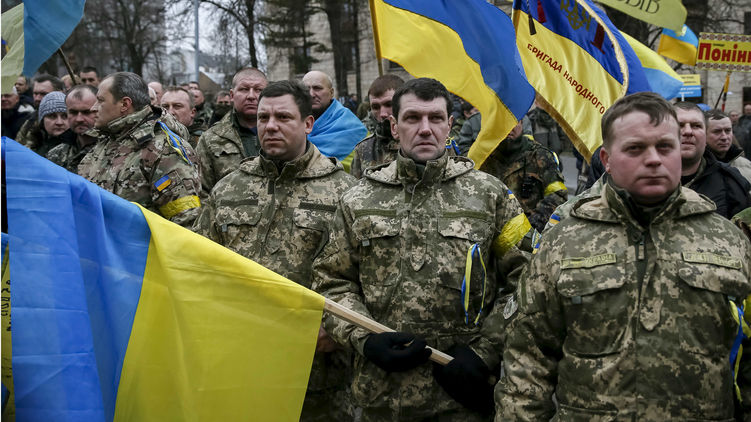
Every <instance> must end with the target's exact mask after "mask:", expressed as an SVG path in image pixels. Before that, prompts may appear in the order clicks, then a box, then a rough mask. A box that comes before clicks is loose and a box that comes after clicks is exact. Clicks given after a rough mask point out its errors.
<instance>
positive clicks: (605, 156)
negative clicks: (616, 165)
mask: <svg viewBox="0 0 751 422" xmlns="http://www.w3.org/2000/svg"><path fill="white" fill-rule="evenodd" d="M600 161H602V165H603V166H604V167H605V172H606V173H608V174H610V154H609V153H608V152H607V151H606V150H605V148H600Z"/></svg>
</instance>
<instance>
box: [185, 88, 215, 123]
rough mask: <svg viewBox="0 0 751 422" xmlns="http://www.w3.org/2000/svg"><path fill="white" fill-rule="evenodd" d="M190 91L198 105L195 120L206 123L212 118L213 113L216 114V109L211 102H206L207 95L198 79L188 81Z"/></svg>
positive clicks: (194, 102) (196, 105)
mask: <svg viewBox="0 0 751 422" xmlns="http://www.w3.org/2000/svg"><path fill="white" fill-rule="evenodd" d="M188 91H190V93H191V94H192V95H193V104H194V105H195V107H196V116H195V120H196V121H199V122H202V124H204V125H206V124H207V122H208V121H209V120H211V115H212V114H214V110H213V109H212V108H211V104H209V103H208V102H206V96H205V95H204V94H203V90H201V86H200V85H199V84H198V82H196V81H191V82H189V83H188Z"/></svg>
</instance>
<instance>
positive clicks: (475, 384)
mask: <svg viewBox="0 0 751 422" xmlns="http://www.w3.org/2000/svg"><path fill="white" fill-rule="evenodd" d="M446 353H448V354H449V355H451V356H453V357H454V359H453V360H452V361H451V362H449V363H448V364H447V365H445V366H443V365H439V364H434V365H433V377H434V378H435V379H436V381H438V384H439V385H440V386H441V387H443V389H444V390H445V391H446V392H447V393H448V395H449V396H451V397H452V398H453V399H454V400H456V401H457V402H459V403H461V404H462V405H463V406H464V407H466V408H468V409H471V410H474V411H476V412H480V413H482V414H484V415H489V414H491V413H493V410H494V408H495V404H494V402H493V388H494V387H495V386H494V385H493V384H491V383H490V382H489V380H490V375H491V374H490V369H488V367H487V365H485V362H483V361H482V359H481V358H480V357H479V356H477V353H475V352H474V351H473V350H472V349H470V347H469V346H467V345H465V344H456V345H454V346H451V348H449V349H448V350H447V351H446Z"/></svg>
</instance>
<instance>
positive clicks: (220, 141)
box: [196, 109, 261, 196]
mask: <svg viewBox="0 0 751 422" xmlns="http://www.w3.org/2000/svg"><path fill="white" fill-rule="evenodd" d="M238 127H239V123H238V122H237V117H235V110H234V109H233V110H232V111H231V112H229V113H227V114H226V115H225V116H224V117H223V118H222V120H220V121H219V122H217V123H216V124H215V125H214V126H212V127H210V128H209V129H208V130H206V132H204V133H203V135H201V138H200V139H199V140H198V147H196V153H197V154H198V160H199V161H200V163H201V188H202V189H203V193H204V194H205V195H207V196H208V194H209V193H210V192H211V189H212V188H213V187H214V185H216V182H218V181H220V180H221V179H222V178H223V177H224V176H226V175H228V174H230V173H231V172H233V171H235V170H237V168H238V167H240V161H242V160H243V159H244V158H247V157H255V156H258V155H259V154H260V153H261V145H260V143H259V142H258V136H255V135H251V136H248V137H247V139H246V140H245V142H243V141H244V140H243V139H242V138H241V136H240V131H239V130H238Z"/></svg>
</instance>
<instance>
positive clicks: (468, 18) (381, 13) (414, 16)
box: [371, 0, 534, 167]
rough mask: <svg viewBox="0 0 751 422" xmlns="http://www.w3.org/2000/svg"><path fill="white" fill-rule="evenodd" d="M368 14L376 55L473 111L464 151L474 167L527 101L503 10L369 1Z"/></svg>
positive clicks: (528, 91) (432, 0) (479, 0)
mask: <svg viewBox="0 0 751 422" xmlns="http://www.w3.org/2000/svg"><path fill="white" fill-rule="evenodd" d="M371 14H372V17H373V28H374V37H375V41H376V52H377V54H378V56H379V57H383V58H387V59H389V60H391V61H394V62H396V63H399V64H400V65H402V66H403V67H404V68H405V69H406V70H407V71H408V72H409V73H410V74H412V75H413V76H415V77H430V78H434V79H437V80H439V81H441V83H443V84H444V85H445V86H446V88H448V90H449V91H451V92H453V93H454V94H456V95H459V96H460V97H462V98H464V99H465V100H467V101H468V102H470V103H471V104H472V105H474V106H475V107H477V109H478V110H479V111H480V113H481V115H482V130H481V131H480V133H479V135H478V137H477V140H476V141H475V143H474V144H473V145H472V148H471V149H470V151H469V154H468V155H469V157H470V158H472V159H473V160H474V161H475V165H476V167H479V166H480V165H481V164H482V163H483V162H484V161H485V159H486V158H487V157H488V155H490V153H492V152H493V151H494V150H495V148H496V147H497V146H498V144H499V143H500V142H501V141H503V139H505V137H506V135H507V134H508V133H509V132H510V131H511V129H512V128H513V127H514V126H515V125H516V123H517V121H518V120H520V119H521V118H522V117H523V116H524V115H525V114H526V113H527V111H528V110H529V107H530V106H531V105H532V101H533V100H534V90H533V89H532V86H531V85H530V84H529V82H527V78H526V75H525V74H524V69H523V67H522V64H521V59H520V57H519V52H518V51H517V49H516V45H515V43H514V42H513V41H514V38H515V36H514V28H513V26H512V25H511V22H510V20H509V18H508V16H506V14H505V13H503V12H502V11H500V10H499V9H498V8H497V7H495V6H493V5H492V4H489V3H487V2H486V1H483V0H467V1H461V2H460V1H451V0H411V1H407V0H371Z"/></svg>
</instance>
